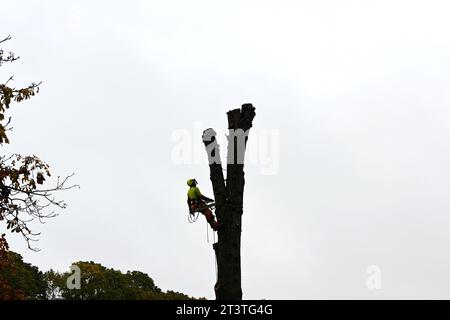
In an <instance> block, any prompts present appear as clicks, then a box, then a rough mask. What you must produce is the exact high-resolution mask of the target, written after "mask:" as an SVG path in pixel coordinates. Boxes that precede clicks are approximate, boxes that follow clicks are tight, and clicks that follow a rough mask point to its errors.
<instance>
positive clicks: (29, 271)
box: [0, 251, 47, 299]
mask: <svg viewBox="0 0 450 320" xmlns="http://www.w3.org/2000/svg"><path fill="white" fill-rule="evenodd" d="M7 254H8V257H7V259H8V261H9V263H10V268H8V269H6V268H3V269H0V279H2V280H3V281H5V282H7V283H8V284H9V285H10V286H11V287H12V288H14V290H16V291H17V292H21V293H22V294H23V296H24V298H26V299H44V298H45V297H46V289H47V282H46V281H45V279H44V274H43V273H42V272H41V271H39V269H38V268H37V267H36V266H33V265H31V264H29V263H26V262H24V261H23V259H22V256H21V255H20V254H17V253H15V252H12V251H8V252H7Z"/></svg>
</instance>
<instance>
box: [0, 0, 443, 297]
mask: <svg viewBox="0 0 450 320" xmlns="http://www.w3.org/2000/svg"><path fill="white" fill-rule="evenodd" d="M1 10H2V19H1V20H0V32H1V33H0V36H6V35H8V34H11V35H12V36H13V40H11V41H9V42H8V43H7V44H6V48H5V49H10V50H13V51H14V52H16V53H17V54H18V55H20V56H21V60H19V61H18V62H16V63H14V64H12V65H7V66H6V65H5V66H2V68H1V73H0V77H1V78H0V81H5V80H7V78H8V77H9V76H10V75H12V74H14V75H15V79H16V80H15V85H17V86H19V85H22V84H27V83H28V82H31V81H40V80H42V81H43V84H42V87H41V93H40V94H39V95H38V96H37V97H35V98H33V99H32V100H31V101H29V102H26V103H21V104H18V105H14V107H12V108H11V110H10V111H9V114H10V115H11V116H13V125H14V131H13V132H12V134H11V135H10V140H11V142H12V144H11V145H10V146H6V147H4V148H3V149H4V152H6V153H12V152H20V153H23V154H32V153H35V154H37V155H38V156H40V157H41V158H43V159H45V160H46V161H47V162H48V163H49V164H50V165H51V167H52V168H53V172H54V173H55V174H60V175H64V174H69V173H72V172H75V173H76V176H75V177H74V182H76V183H79V184H80V185H81V189H80V190H75V191H71V192H67V193H64V194H61V195H60V197H62V198H64V199H65V200H66V201H67V202H68V203H69V208H68V209H67V210H65V211H63V212H61V215H60V216H59V217H57V218H55V219H52V220H51V221H48V223H47V224H45V225H42V226H41V225H37V226H36V228H37V229H36V230H39V231H41V232H42V236H41V237H40V242H39V243H38V246H39V247H40V248H41V249H42V251H41V252H39V253H34V252H30V251H29V250H27V249H26V245H25V243H24V241H23V240H22V239H21V238H18V237H13V236H12V237H11V236H10V238H9V239H10V243H11V245H12V249H13V250H16V251H18V252H20V253H21V254H23V256H24V257H25V259H26V260H27V261H29V262H31V263H33V264H36V265H38V266H39V267H40V268H41V269H43V270H47V269H49V268H55V269H57V270H60V271H65V270H68V267H69V265H70V264H71V263H72V262H73V261H77V260H93V261H96V262H99V263H102V264H103V265H105V266H108V267H113V268H116V269H120V270H122V271H126V270H140V271H143V272H146V273H148V274H149V275H150V276H151V277H152V278H153V279H154V280H155V281H156V283H157V285H158V286H160V287H161V288H162V289H164V290H167V289H172V290H177V291H182V292H184V293H187V294H189V295H194V296H206V297H208V298H213V297H214V292H213V285H214V282H215V274H214V273H215V269H214V253H213V250H212V248H211V243H207V242H206V226H205V222H204V221H203V220H199V221H198V222H197V223H196V224H193V225H190V224H188V223H187V220H186V215H187V208H186V191H187V186H186V182H185V181H186V179H187V178H190V177H196V178H197V180H198V181H199V182H200V188H201V189H202V190H203V192H204V193H205V194H207V195H212V189H211V184H210V182H209V170H208V167H207V165H206V164H205V163H198V161H194V160H193V161H192V163H183V164H177V163H176V162H175V161H174V159H173V150H174V147H176V146H177V142H176V141H174V140H173V138H174V133H176V132H188V133H189V134H190V135H191V139H192V141H191V145H192V157H194V154H203V153H204V150H203V148H202V146H201V143H199V142H200V139H201V132H198V130H200V131H201V129H204V128H207V127H214V128H215V129H216V130H217V131H218V132H219V133H221V134H222V133H225V129H226V115H225V112H226V111H227V110H229V109H231V108H234V107H238V106H240V105H241V104H242V103H247V102H251V103H253V104H254V106H255V107H256V108H257V109H256V112H257V116H256V118H255V121H254V131H253V132H252V133H251V136H250V139H249V152H253V154H254V155H256V158H255V159H256V160H255V161H252V162H251V163H249V165H248V166H246V179H247V180H246V190H245V199H244V202H245V204H244V217H243V219H244V221H243V223H244V225H243V234H242V272H243V275H242V279H243V292H244V297H245V298H249V299H260V298H266V299H270V298H285V299H300V298H369V299H372V298H374V299H378V298H447V299H449V298H450V255H449V254H448V252H449V245H450V232H449V230H450V212H449V211H450V210H449V209H450V197H449V191H450V166H449V163H450V143H449V134H450V106H449V103H450V94H449V85H450V60H449V58H448V57H449V56H450V41H449V39H450V37H449V30H450V20H449V19H448V16H449V14H450V4H449V3H448V2H447V1H432V0H427V1H411V0H409V1H395V0H390V1H380V0H378V1H361V0H360V1H344V0H342V1H323V0H315V1H281V0H277V1H261V0H258V1H242V0H241V1H221V2H219V1H167V0H165V1H155V0H152V1H126V2H124V1H120V2H119V1H57V0H54V1H23V0H21V1H19V0H14V1H4V2H3V3H2V9H1ZM180 130H185V131H180ZM264 130H266V133H267V132H272V133H273V132H276V133H277V134H278V137H279V139H278V140H277V139H276V138H275V140H270V141H269V140H267V136H265V135H264ZM267 130H269V131H267ZM222 136H223V137H224V135H222ZM272 137H273V136H272ZM223 140H224V139H222V141H223ZM277 141H278V143H277ZM264 145H265V146H266V147H267V146H268V149H267V148H266V149H264V150H265V153H266V156H268V157H269V158H267V157H266V158H264V154H261V153H260V152H262V151H261V150H263V147H264ZM223 147H225V145H224V144H223ZM267 152H268V154H267ZM263 153H264V152H263ZM267 161H268V162H267ZM276 163H277V168H276V170H274V172H271V173H272V174H267V173H268V172H264V168H267V166H270V165H271V164H273V165H275V164H276ZM269 171H270V170H269ZM210 236H211V233H210ZM370 265H376V266H378V267H379V268H380V270H381V289H379V290H369V289H368V288H367V286H366V280H367V277H368V274H367V273H366V269H367V267H368V266H370Z"/></svg>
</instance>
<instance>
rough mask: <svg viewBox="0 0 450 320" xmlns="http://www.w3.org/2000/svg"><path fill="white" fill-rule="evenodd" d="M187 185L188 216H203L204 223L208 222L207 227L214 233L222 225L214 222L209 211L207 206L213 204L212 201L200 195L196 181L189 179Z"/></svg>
mask: <svg viewBox="0 0 450 320" xmlns="http://www.w3.org/2000/svg"><path fill="white" fill-rule="evenodd" d="M187 185H188V186H189V190H188V192H187V204H188V207H189V214H194V213H195V212H200V213H201V214H203V215H204V216H205V218H206V221H208V223H209V225H210V226H211V228H212V229H213V230H214V231H217V230H219V229H220V228H221V226H222V224H221V223H220V222H218V221H216V219H215V217H214V215H213V213H212V211H211V209H210V208H209V206H208V203H212V202H214V200H213V199H211V198H208V197H205V196H204V195H202V193H201V192H200V189H199V188H198V187H197V180H195V179H189V180H188V181H187Z"/></svg>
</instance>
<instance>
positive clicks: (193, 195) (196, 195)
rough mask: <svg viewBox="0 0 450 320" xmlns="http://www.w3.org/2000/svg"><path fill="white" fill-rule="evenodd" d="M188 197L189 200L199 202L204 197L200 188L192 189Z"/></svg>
mask: <svg viewBox="0 0 450 320" xmlns="http://www.w3.org/2000/svg"><path fill="white" fill-rule="evenodd" d="M187 196H188V199H189V200H197V199H200V198H201V197H202V193H201V192H200V189H199V188H198V187H190V188H189V190H188V192H187Z"/></svg>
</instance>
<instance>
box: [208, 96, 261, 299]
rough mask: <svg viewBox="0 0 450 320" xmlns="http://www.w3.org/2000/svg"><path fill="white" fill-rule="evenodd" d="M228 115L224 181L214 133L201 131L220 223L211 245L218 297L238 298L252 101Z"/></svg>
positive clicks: (252, 113) (240, 292)
mask: <svg viewBox="0 0 450 320" xmlns="http://www.w3.org/2000/svg"><path fill="white" fill-rule="evenodd" d="M227 115H228V130H229V135H228V148H227V180H226V183H225V180H224V176H223V171H222V162H221V159H220V153H219V145H218V143H217V141H216V132H215V131H214V130H213V129H207V130H205V131H204V132H203V137H202V138H203V142H204V144H205V147H206V151H207V153H208V160H209V168H210V178H211V182H212V186H213V190H214V198H215V202H216V216H217V219H218V220H219V221H220V222H221V223H222V228H221V230H219V232H218V241H217V243H215V244H214V245H213V248H214V251H215V254H216V260H217V273H218V274H217V282H216V285H215V287H214V290H215V292H216V299H217V300H241V299H242V288H241V230H242V228H241V222H242V212H243V198H244V184H245V180H244V157H245V147H246V144H247V139H248V133H249V130H250V128H251V127H252V122H253V118H254V117H255V108H254V107H253V106H252V105H251V104H244V105H242V108H241V109H234V110H230V111H228V113H227Z"/></svg>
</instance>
